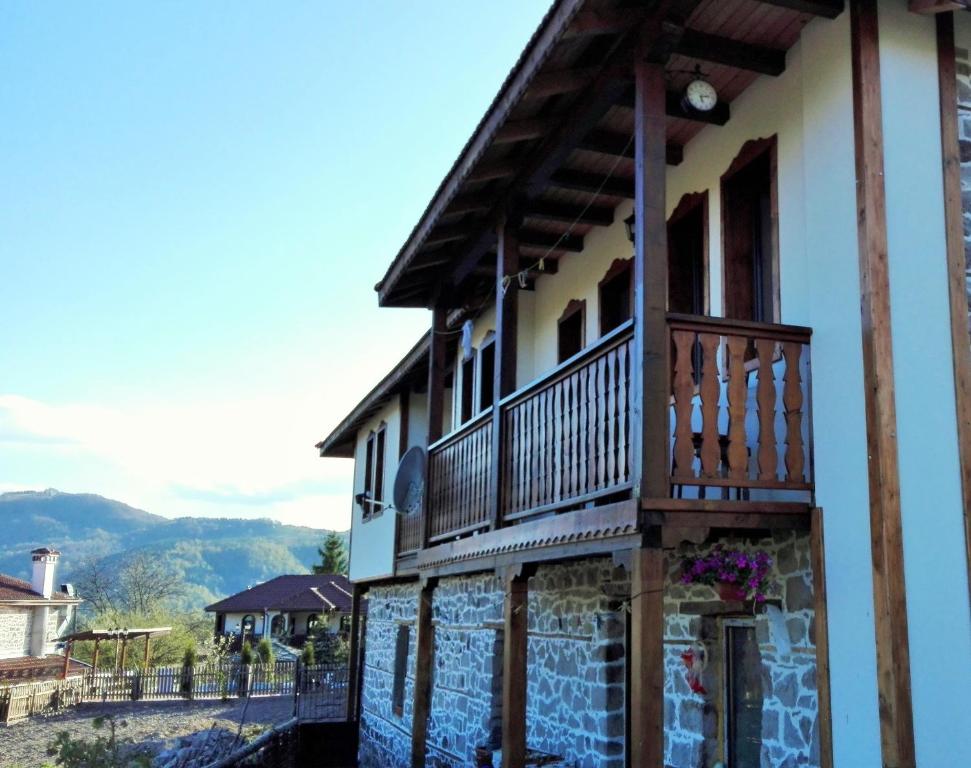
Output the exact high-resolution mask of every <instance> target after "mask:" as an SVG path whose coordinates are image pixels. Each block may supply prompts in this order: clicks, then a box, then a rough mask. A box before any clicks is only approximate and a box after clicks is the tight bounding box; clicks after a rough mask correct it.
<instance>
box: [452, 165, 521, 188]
mask: <svg viewBox="0 0 971 768" xmlns="http://www.w3.org/2000/svg"><path fill="white" fill-rule="evenodd" d="M518 169H519V165H518V163H515V162H513V161H512V160H499V161H496V162H492V163H480V164H479V165H477V166H475V168H473V169H472V171H471V172H470V173H469V175H468V176H466V177H465V180H466V181H467V182H470V183H473V182H477V181H492V180H493V179H506V178H509V177H510V176H515V175H516V171H517V170H518Z"/></svg>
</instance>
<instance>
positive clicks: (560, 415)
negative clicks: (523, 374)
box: [398, 315, 813, 554]
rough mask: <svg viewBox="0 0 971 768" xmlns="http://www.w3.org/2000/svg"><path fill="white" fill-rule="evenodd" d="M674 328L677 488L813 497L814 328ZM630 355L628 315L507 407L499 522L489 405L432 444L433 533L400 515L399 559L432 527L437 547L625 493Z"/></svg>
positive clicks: (677, 319)
mask: <svg viewBox="0 0 971 768" xmlns="http://www.w3.org/2000/svg"><path fill="white" fill-rule="evenodd" d="M668 328H669V334H670V340H671V344H670V347H671V355H672V357H671V372H672V384H671V400H670V404H669V407H670V409H671V410H670V424H671V432H670V434H669V435H668V439H669V441H670V442H669V445H670V450H671V492H672V495H673V496H678V497H691V496H697V497H700V498H704V497H705V495H706V492H707V491H706V489H708V488H715V489H718V490H719V491H720V492H721V494H722V498H724V499H727V500H731V491H732V490H734V492H735V496H734V498H735V499H742V498H749V494H750V493H751V492H752V491H753V490H755V489H758V492H759V493H761V494H763V498H765V497H766V494H767V495H768V496H769V497H774V494H779V493H781V494H786V493H790V492H797V493H803V494H808V493H809V492H811V490H812V483H813V477H812V439H811V432H810V422H811V419H810V404H811V394H810V369H809V363H810V356H809V351H810V344H809V342H810V335H811V331H810V330H809V329H807V328H799V327H795V326H784V325H771V324H763V323H751V322H743V321H734V320H723V319H720V318H709V317H695V316H688V315H669V317H668ZM632 350H633V323H632V322H627V323H625V324H624V325H622V326H621V327H619V328H617V329H616V330H614V331H613V332H611V333H610V334H608V335H606V336H604V337H603V338H602V339H600V340H598V341H597V342H596V343H595V344H592V345H591V346H589V347H587V348H586V349H584V350H583V351H581V352H580V353H579V354H577V355H575V356H574V357H572V358H571V359H569V360H567V361H566V362H564V363H563V364H561V365H560V366H558V367H557V368H556V369H554V370H553V371H552V372H550V373H549V374H547V375H545V376H543V377H542V378H540V379H538V380H536V381H534V382H532V383H531V384H529V385H527V386H525V387H523V388H522V389H520V390H519V391H517V392H515V393H513V394H512V395H510V396H508V397H506V398H504V399H503V400H501V401H500V402H499V405H498V407H499V409H500V411H499V419H498V421H499V425H500V439H501V441H502V444H501V446H500V448H501V450H500V451H499V452H498V453H499V455H500V457H501V459H500V462H501V463H500V470H501V475H500V478H499V484H498V488H499V502H498V519H497V520H494V519H493V515H494V514H495V512H496V502H495V500H494V498H493V496H492V487H493V486H492V484H491V474H492V464H493V456H494V448H493V439H494V435H493V431H494V424H495V423H496V421H495V419H494V418H493V413H492V409H488V410H487V411H484V412H483V413H481V414H480V415H478V416H477V417H476V418H475V419H473V420H471V421H470V422H468V423H467V424H465V425H463V426H462V427H461V428H460V429H458V430H456V431H455V432H453V433H452V434H450V435H447V436H446V437H444V438H442V439H441V440H439V441H438V442H436V443H435V444H433V445H432V446H430V447H429V450H428V490H427V498H426V514H427V515H428V525H427V531H424V530H423V527H424V526H423V521H422V520H421V519H420V518H418V517H417V516H416V517H415V518H406V519H404V520H403V521H402V523H401V525H400V527H399V541H398V552H399V554H405V553H409V552H413V551H415V550H417V549H419V548H420V546H421V544H422V537H423V536H424V535H427V542H428V544H435V543H439V542H442V541H445V540H448V539H453V538H455V537H461V536H464V535H469V534H473V533H476V532H478V531H482V530H486V529H488V528H489V527H491V526H492V525H493V524H498V525H502V524H506V523H515V522H517V521H521V520H523V519H525V518H530V517H533V516H536V515H543V514H547V513H551V512H556V511H562V510H566V509H571V508H578V507H581V506H585V505H587V504H589V503H595V502H604V501H610V500H612V499H615V498H624V497H625V496H628V497H629V495H630V493H631V492H632V489H633V482H632V474H631V457H632V447H633V445H632V441H633V440H634V439H635V434H634V433H633V432H632V430H631V412H632V406H633V405H634V402H633V393H634V390H633V388H632V385H633V381H634V367H633V363H634V360H633V354H632ZM662 445H663V444H661V443H659V444H658V445H656V446H654V449H655V450H659V449H661V447H662ZM645 450H647V451H650V450H652V446H650V445H649V446H646V447H645Z"/></svg>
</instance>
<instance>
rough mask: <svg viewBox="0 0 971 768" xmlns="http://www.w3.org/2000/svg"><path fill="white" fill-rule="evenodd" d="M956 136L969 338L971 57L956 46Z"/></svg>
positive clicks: (970, 281)
mask: <svg viewBox="0 0 971 768" xmlns="http://www.w3.org/2000/svg"><path fill="white" fill-rule="evenodd" d="M957 76H958V120H959V123H960V125H959V126H958V137H959V139H960V142H961V200H962V201H963V203H964V255H965V261H966V267H965V286H966V289H967V294H968V307H969V315H968V334H969V342H971V61H969V56H968V51H967V49H966V48H958V49H957Z"/></svg>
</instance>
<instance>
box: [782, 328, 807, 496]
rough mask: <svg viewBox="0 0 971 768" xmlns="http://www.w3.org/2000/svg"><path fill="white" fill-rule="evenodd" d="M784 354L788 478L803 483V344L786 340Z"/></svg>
mask: <svg viewBox="0 0 971 768" xmlns="http://www.w3.org/2000/svg"><path fill="white" fill-rule="evenodd" d="M782 356H783V357H784V358H785V361H786V373H785V376H784V377H783V381H785V385H784V387H783V389H782V404H783V405H784V406H785V409H786V480H788V481H790V482H796V483H802V482H805V479H806V477H805V473H804V467H805V459H804V455H803V446H802V400H803V397H802V373H801V371H800V370H799V360H800V358H801V357H802V344H800V343H799V342H796V341H787V342H785V343H784V344H783V345H782Z"/></svg>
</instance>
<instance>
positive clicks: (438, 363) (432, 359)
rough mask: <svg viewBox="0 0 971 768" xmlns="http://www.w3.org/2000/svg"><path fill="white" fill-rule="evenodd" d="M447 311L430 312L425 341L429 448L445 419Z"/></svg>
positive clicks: (425, 521) (425, 522)
mask: <svg viewBox="0 0 971 768" xmlns="http://www.w3.org/2000/svg"><path fill="white" fill-rule="evenodd" d="M447 323H448V310H447V308H445V307H444V306H441V305H437V306H435V307H434V308H433V309H432V329H431V338H430V339H429V340H428V395H427V397H428V440H427V442H426V443H425V444H426V445H431V444H432V443H434V442H435V441H436V440H438V439H439V438H440V437H441V436H442V430H443V427H444V415H445V411H444V408H445V352H446V350H445V340H446V336H445V334H446V332H447V331H448V324H447ZM425 487H426V488H428V464H427V462H426V465H425ZM421 514H422V526H421V527H422V532H421V546H422V547H425V546H428V530H429V519H430V515H429V514H428V494H427V493H426V494H423V495H422V512H421Z"/></svg>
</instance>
